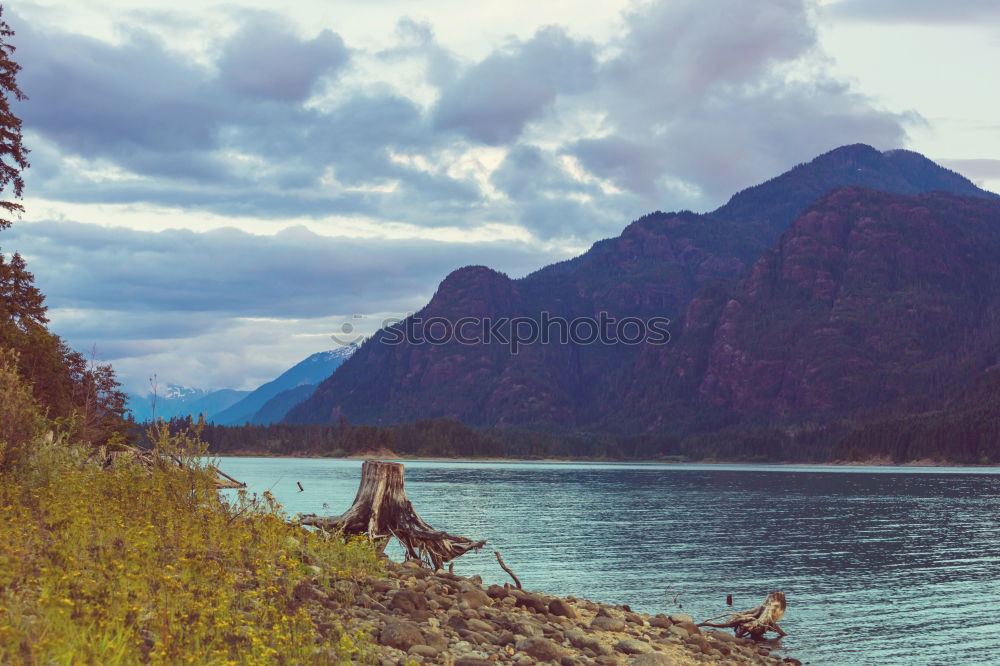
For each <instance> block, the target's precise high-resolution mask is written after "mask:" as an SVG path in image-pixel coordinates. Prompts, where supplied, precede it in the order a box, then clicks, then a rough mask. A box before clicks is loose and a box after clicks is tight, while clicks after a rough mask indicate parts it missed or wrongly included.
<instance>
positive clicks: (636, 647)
mask: <svg viewBox="0 0 1000 666" xmlns="http://www.w3.org/2000/svg"><path fill="white" fill-rule="evenodd" d="M615 649H616V650H618V651H619V652H624V653H625V654H646V653H648V652H652V651H653V646H652V645H650V644H649V643H646V642H645V641H640V640H639V639H638V638H626V639H624V640H620V641H618V645H616V646H615Z"/></svg>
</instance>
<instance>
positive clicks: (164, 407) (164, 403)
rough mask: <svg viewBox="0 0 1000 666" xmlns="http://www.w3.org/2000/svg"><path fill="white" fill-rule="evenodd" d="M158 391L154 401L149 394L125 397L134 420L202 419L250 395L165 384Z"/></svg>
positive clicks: (225, 390)
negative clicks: (198, 416)
mask: <svg viewBox="0 0 1000 666" xmlns="http://www.w3.org/2000/svg"><path fill="white" fill-rule="evenodd" d="M159 391H162V394H159ZM159 391H158V395H157V396H156V398H155V401H154V397H153V393H152V392H150V393H148V394H147V395H145V396H140V395H136V394H133V393H130V394H129V396H128V405H127V407H128V409H130V410H131V411H132V417H133V418H134V419H135V420H136V421H140V422H141V421H150V420H152V419H153V418H154V417H155V418H158V419H166V420H169V419H172V418H175V417H184V416H188V415H189V414H190V415H194V416H197V415H198V414H205V417H206V418H210V417H211V416H212V415H213V414H215V413H217V412H220V411H222V410H223V409H225V408H226V407H229V406H230V405H233V404H235V403H237V402H239V401H240V400H241V399H243V397H244V396H246V395H247V394H248V393H250V392H249V391H235V390H233V389H222V390H219V391H205V390H204V389H199V388H191V387H190V386H181V385H179V384H167V385H166V386H165V387H163V388H162V389H160V390H159ZM154 412H155V413H154Z"/></svg>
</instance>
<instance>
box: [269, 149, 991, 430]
mask: <svg viewBox="0 0 1000 666" xmlns="http://www.w3.org/2000/svg"><path fill="white" fill-rule="evenodd" d="M855 181H863V184H866V185H872V184H874V185H876V186H880V187H883V188H886V189H890V190H895V191H900V192H902V193H904V194H910V193H916V192H924V191H926V190H928V189H942V188H944V189H948V190H951V191H953V192H958V193H960V194H964V195H972V196H955V195H954V194H951V195H948V194H934V195H926V196H919V197H907V196H898V195H890V194H887V193H884V192H883V193H880V192H876V191H873V190H870V189H864V188H856V187H855V188H847V189H844V190H836V191H833V192H831V189H833V188H837V187H839V186H841V185H844V184H851V183H852V182H855ZM828 193H829V194H828ZM824 195H825V196H824ZM817 198H820V201H818V202H817V201H816V200H817ZM996 201H997V199H996V198H995V196H994V195H990V194H989V193H986V192H983V191H982V190H978V189H977V188H976V187H975V186H974V185H972V184H971V183H969V182H968V181H967V180H965V179H964V178H962V177H961V176H959V175H958V174H954V173H953V172H950V171H947V170H945V169H942V168H941V167H938V166H937V165H935V164H934V163H933V162H930V161H929V160H926V159H925V158H923V157H921V156H919V155H916V154H915V153H907V152H905V151H893V152H890V153H879V152H878V151H875V150H874V149H872V148H870V147H868V146H847V147H844V148H841V149H837V150H835V151H832V152H831V153H827V154H826V155H823V156H820V157H819V158H817V159H816V160H814V161H813V162H811V163H809V164H807V165H800V166H799V167H796V168H795V169H793V170H792V171H790V172H788V173H786V174H784V175H782V176H779V177H778V178H776V179H774V180H772V181H768V182H767V183H764V184H762V185H760V186H757V187H756V188H751V189H750V190H747V191H744V192H742V193H740V194H738V195H736V196H734V197H733V199H732V200H731V201H730V202H729V203H728V204H727V205H726V206H723V207H722V208H720V209H719V210H717V211H715V212H714V213H712V214H710V215H697V214H694V213H690V212H681V213H675V214H665V213H653V214H651V215H647V216H645V217H643V218H641V219H639V220H636V221H635V222H633V223H632V224H630V225H629V226H628V227H626V229H625V230H624V231H623V232H622V234H621V235H620V236H619V237H617V238H613V239H607V240H604V241H600V242H598V243H595V244H594V246H593V247H592V248H591V249H590V250H589V251H588V252H586V253H585V254H583V255H581V256H580V257H577V258H575V259H572V260H570V261H566V262H562V263H559V264H555V265H552V266H548V267H546V268H543V269H541V270H539V271H537V272H535V273H533V274H531V275H528V276H526V277H524V278H522V279H519V280H511V279H509V278H508V277H507V276H505V275H502V274H500V273H497V272H495V271H492V270H490V269H488V268H485V267H467V268H463V269H459V270H457V271H455V272H453V273H452V274H451V275H449V276H448V277H447V278H446V279H445V280H444V281H443V282H442V283H441V285H440V287H439V289H438V291H437V293H436V294H435V296H434V297H433V299H432V300H431V302H430V303H429V304H428V305H427V306H426V307H425V308H424V309H423V310H421V312H419V313H417V314H416V315H415V319H414V320H413V321H411V322H408V323H406V324H404V325H401V326H400V327H399V329H394V330H389V331H382V332H380V333H379V334H377V335H376V336H374V337H373V338H372V339H371V340H369V341H368V342H367V343H366V344H365V345H364V346H363V347H362V348H361V349H360V350H359V351H358V352H357V353H356V354H355V356H354V357H353V358H352V359H350V360H349V361H348V362H347V363H345V364H344V365H343V366H342V367H341V368H340V369H339V370H338V371H337V372H336V373H334V375H333V376H332V377H330V378H329V379H328V380H327V381H325V382H323V384H322V385H320V387H319V388H318V389H317V391H316V393H315V394H313V396H312V397H311V398H310V399H309V400H307V401H306V402H304V403H302V404H300V405H299V406H298V407H296V408H295V409H293V410H292V411H291V412H290V413H289V415H288V418H287V420H288V421H289V422H292V423H323V422H331V421H334V420H336V419H337V418H339V417H340V416H346V417H347V418H348V419H349V420H350V421H352V422H361V423H378V424H387V423H397V422H404V421H411V420H415V419H418V418H427V417H439V416H450V417H455V418H458V419H461V420H462V421H464V422H466V423H469V424H472V425H509V424H516V425H546V426H556V427H563V428H565V427H587V428H613V429H626V430H648V429H651V428H652V429H660V428H676V427H684V428H694V429H703V428H706V427H708V428H710V427H714V426H717V425H718V424H720V423H724V422H730V421H732V420H733V419H738V418H743V416H745V415H749V414H764V415H766V416H767V417H768V418H781V419H785V418H793V417H796V415H806V414H817V413H818V414H823V413H832V412H838V413H842V412H845V411H850V410H856V409H862V408H864V407H865V406H866V405H870V404H888V403H892V404H904V403H906V402H907V400H910V401H914V400H915V401H918V402H919V401H920V400H923V398H919V397H915V396H914V395H913V393H914V392H913V390H912V389H913V387H914V386H915V384H914V382H925V384H921V386H925V385H928V384H926V383H927V382H930V384H933V385H935V386H946V385H947V386H951V385H952V384H953V383H954V382H956V381H959V380H960V378H961V377H962V376H965V373H967V372H968V373H972V372H974V370H973V368H975V367H977V363H978V362H977V361H974V360H972V359H971V357H970V356H969V355H970V354H973V355H974V354H975V353H978V352H975V351H973V348H975V347H976V345H980V344H982V342H981V339H980V338H981V336H980V337H976V336H977V335H979V334H975V335H973V334H971V333H969V331H971V330H976V331H984V330H985V329H984V328H983V325H984V324H982V322H979V321H978V320H976V319H975V317H974V316H973V315H974V314H975V313H978V316H981V317H988V316H992V315H991V314H990V313H992V309H991V308H992V305H991V303H992V300H991V299H994V298H995V296H996V292H994V291H992V287H990V288H987V285H988V284H992V281H993V278H992V275H994V274H995V272H994V268H995V266H994V259H993V257H994V256H1000V254H997V253H996V250H997V249H1000V248H997V247H995V246H994V245H993V240H991V239H992V238H993V233H994V232H993V229H994V228H995V227H997V225H996V224H995V222H996V220H995V211H996V209H997V206H998V204H997V203H996ZM814 202H815V204H814V205H813V206H812V207H811V208H810V207H809V206H810V204H813V203H814ZM807 208H808V210H807V211H806V212H805V213H804V214H802V213H803V211H804V210H806V209H807ZM793 218H796V219H795V222H794V224H791V228H790V229H789V224H790V223H791V222H792V220H793ZM779 228H780V231H779ZM786 230H787V233H785V234H784V235H782V236H781V237H780V240H778V236H779V235H780V234H781V232H784V231H786ZM600 312H604V313H607V315H608V316H610V317H614V318H617V319H620V318H622V317H628V316H631V317H639V318H649V317H654V316H659V317H667V318H669V319H671V320H672V324H671V327H670V331H671V335H672V340H671V342H670V344H668V345H655V346H653V345H637V346H632V345H621V344H618V345H610V346H609V345H602V344H576V343H572V342H571V343H569V344H534V345H526V346H522V347H521V348H520V350H519V353H517V354H516V355H515V354H511V352H510V349H509V347H508V345H507V344H505V343H503V342H498V341H496V340H494V341H492V342H490V343H485V342H480V343H477V344H463V343H462V342H459V341H455V340H453V339H450V340H449V341H448V342H446V343H444V344H426V343H424V344H414V343H411V342H403V343H401V344H391V343H392V342H393V341H394V339H396V338H399V337H400V330H401V329H403V328H406V327H407V326H409V327H410V330H411V331H412V332H416V333H417V334H418V337H421V336H420V335H419V334H420V333H422V332H423V331H421V328H420V325H419V324H417V323H416V320H418V319H419V320H422V321H424V322H427V321H430V320H432V319H433V318H440V320H439V321H438V323H436V324H435V326H436V329H435V330H436V335H435V336H434V337H437V338H440V337H442V336H443V337H449V336H448V335H447V334H448V331H447V330H446V329H447V325H445V324H443V323H441V321H448V322H452V324H454V323H455V322H457V321H459V320H460V319H461V318H462V317H474V318H482V317H489V318H492V319H497V318H502V317H527V318H530V319H532V320H535V321H536V322H537V321H541V317H542V313H547V314H548V316H551V317H563V318H566V319H567V320H572V319H573V318H575V317H593V316H596V315H597V314H598V313H600ZM970 327H974V328H970ZM975 327H978V328H975ZM423 333H426V332H423ZM970 335H971V336H972V337H973V338H975V340H973V339H971V338H969V336H970ZM983 335H986V334H985V333H983ZM963 336H964V337H963ZM426 337H427V336H426V335H423V336H422V339H426ZM967 338H969V339H967ZM956 345H957V346H956ZM956 354H957V355H962V358H963V360H962V361H961V362H960V363H957V365H958V366H961V367H962V368H963V369H962V370H961V371H960V372H953V371H951V370H948V368H947V363H945V361H944V359H947V358H951V359H952V361H951V362H952V365H956V362H955V358H956V356H955V355H956ZM914 367H915V368H916V370H914V369H913V368H914ZM921 390H923V389H921Z"/></svg>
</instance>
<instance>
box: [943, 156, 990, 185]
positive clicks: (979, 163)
mask: <svg viewBox="0 0 1000 666" xmlns="http://www.w3.org/2000/svg"><path fill="white" fill-rule="evenodd" d="M937 162H938V164H940V165H941V166H944V167H947V168H949V169H952V170H953V171H957V172H959V173H960V174H962V175H963V176H966V177H967V178H971V179H972V180H975V181H984V180H1000V160H997V159H987V158H981V159H941V160H937Z"/></svg>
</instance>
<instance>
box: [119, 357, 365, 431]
mask: <svg viewBox="0 0 1000 666" xmlns="http://www.w3.org/2000/svg"><path fill="white" fill-rule="evenodd" d="M355 349H356V346H355V345H351V346H348V347H341V348H339V349H332V350H329V351H323V352H318V353H316V354H313V355H311V356H309V357H308V358H306V359H305V360H303V361H301V362H299V363H297V364H296V365H294V366H292V367H291V368H289V369H288V370H286V371H285V372H283V373H282V374H281V375H279V376H278V377H277V378H276V379H274V380H273V381H270V382H267V383H266V384H264V385H262V386H260V387H258V388H257V389H255V390H253V391H235V390H232V389H222V390H218V391H205V390H203V389H197V388H191V387H187V386H180V385H176V384H168V385H167V386H166V387H165V388H164V389H163V393H162V395H158V396H157V397H156V401H155V405H156V408H155V417H156V418H162V419H171V418H174V417H186V416H189V415H190V416H193V417H197V416H198V415H199V414H203V415H204V416H205V419H206V420H208V421H211V422H214V423H217V424H220V425H237V424H238V425H242V424H244V423H247V422H249V423H255V424H263V425H266V424H268V423H277V422H280V421H281V420H282V419H283V418H284V417H285V414H286V413H287V412H288V410H289V409H291V408H292V407H293V406H294V405H296V404H297V403H299V402H301V401H302V400H305V399H306V398H308V397H309V396H310V395H311V394H312V392H313V391H314V390H315V388H316V385H317V384H319V382H321V381H322V380H324V379H326V378H327V377H329V376H330V375H331V374H332V373H333V371H334V370H336V369H337V368H338V367H339V366H340V365H341V364H342V363H343V362H344V361H345V360H346V359H347V358H349V357H350V355H351V354H352V353H354V351H355ZM128 408H129V409H131V410H132V414H133V417H134V418H135V420H136V421H149V420H151V419H152V418H153V417H154V413H153V394H152V393H150V394H148V395H146V396H144V397H143V396H137V395H134V394H130V395H129V403H128Z"/></svg>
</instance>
